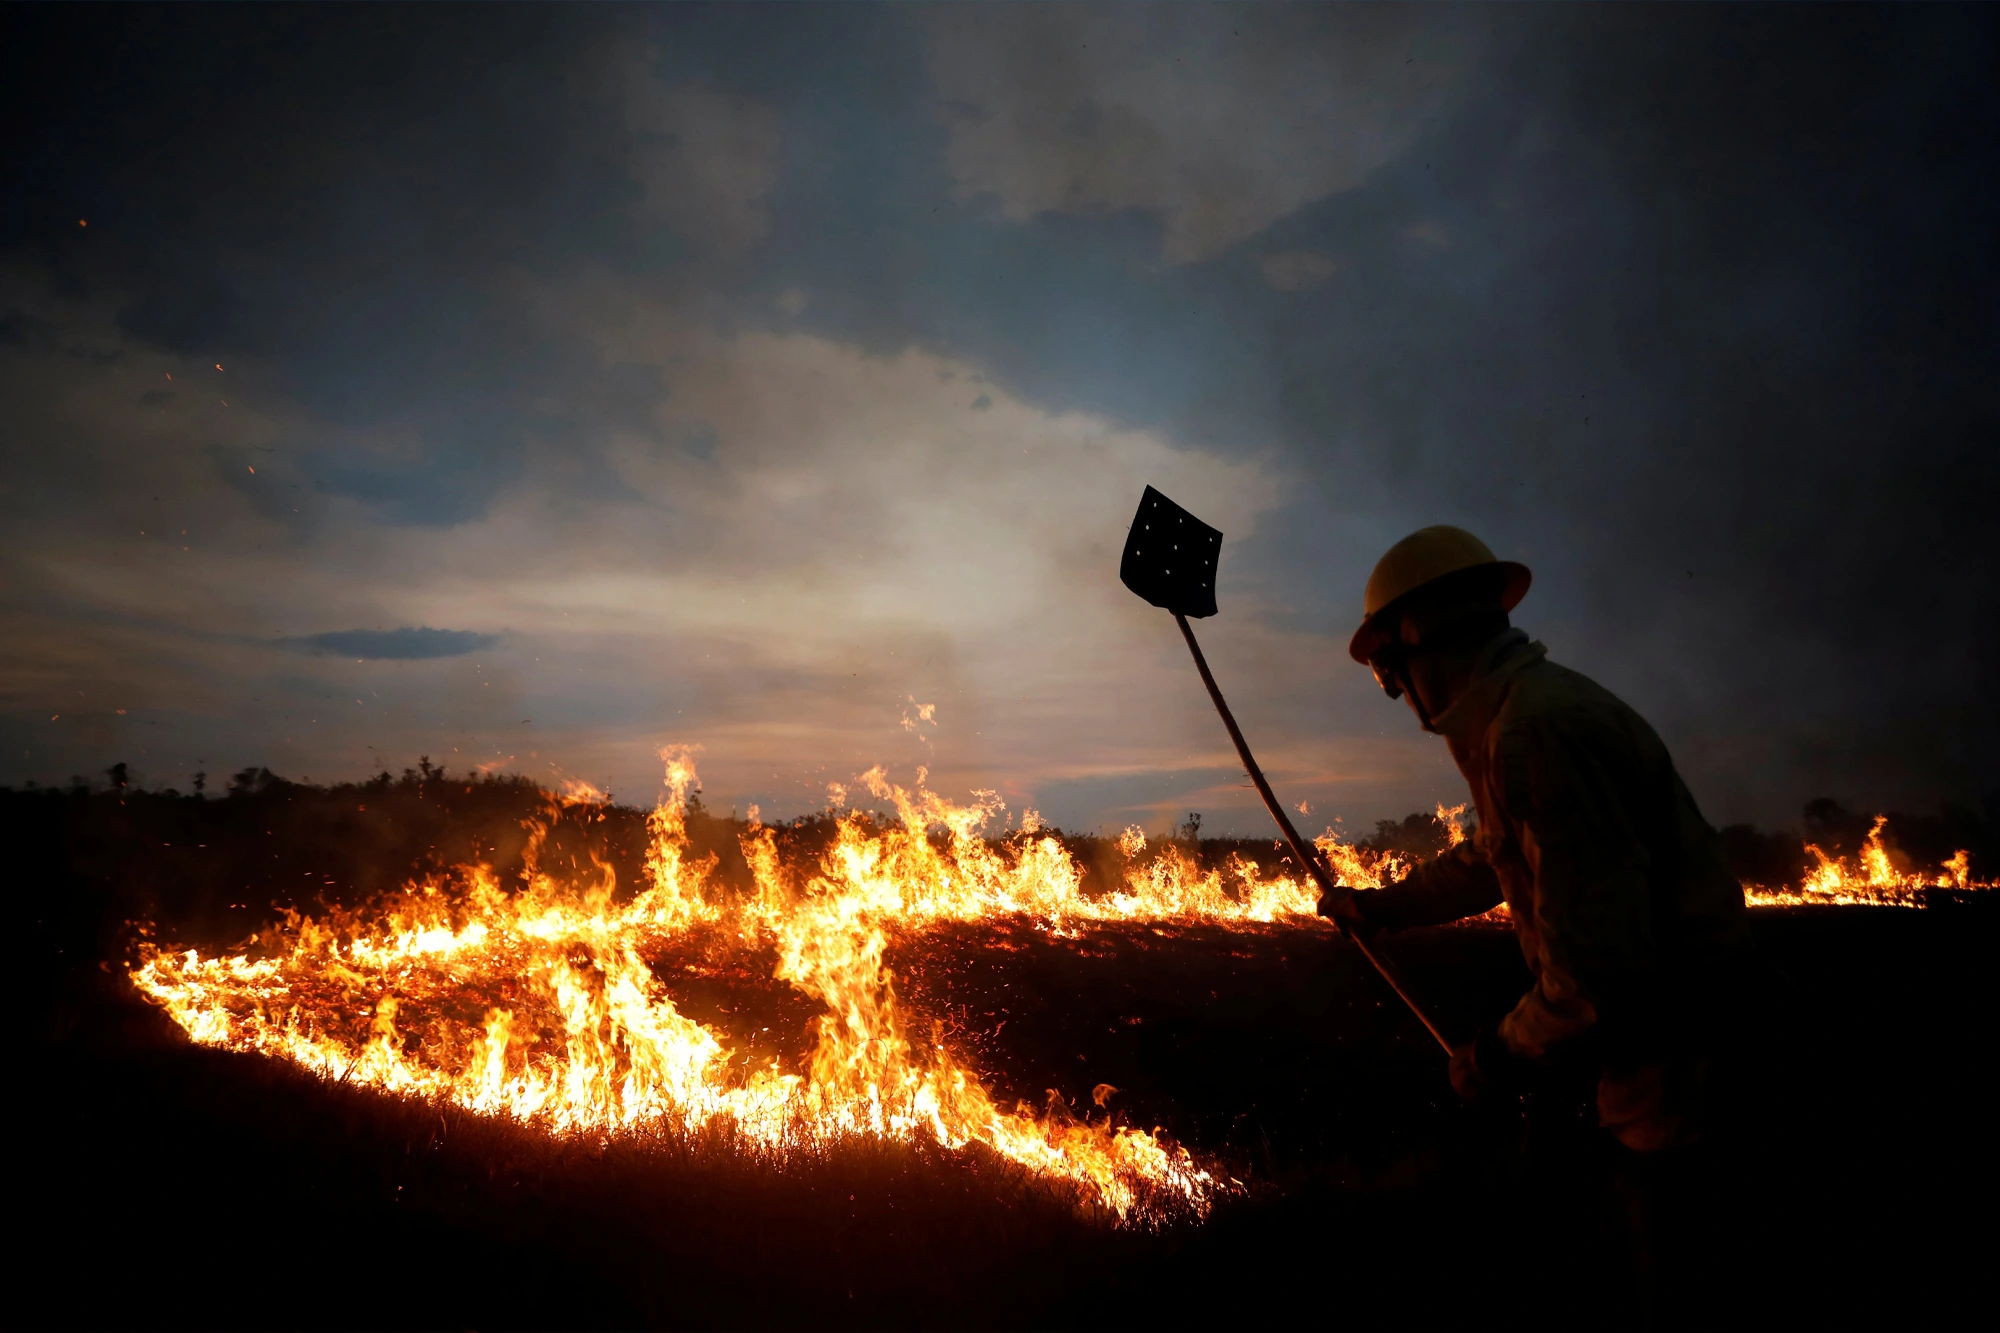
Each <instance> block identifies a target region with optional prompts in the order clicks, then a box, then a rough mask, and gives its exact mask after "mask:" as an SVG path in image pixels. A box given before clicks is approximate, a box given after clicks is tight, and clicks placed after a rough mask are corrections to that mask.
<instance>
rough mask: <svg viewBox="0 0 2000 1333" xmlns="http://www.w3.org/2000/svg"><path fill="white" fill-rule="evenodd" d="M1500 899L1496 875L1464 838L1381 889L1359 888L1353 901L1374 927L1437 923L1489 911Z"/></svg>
mask: <svg viewBox="0 0 2000 1333" xmlns="http://www.w3.org/2000/svg"><path fill="white" fill-rule="evenodd" d="M1500 898H1501V892H1500V877H1499V876H1498V875H1495V874H1494V873H1493V867H1492V866H1490V865H1488V864H1487V863H1486V858H1485V857H1483V856H1481V855H1479V853H1478V852H1477V851H1475V850H1474V849H1473V846H1472V844H1471V843H1469V842H1461V843H1459V844H1458V846H1456V847H1453V848H1451V849H1450V850H1448V851H1446V852H1445V853H1444V854H1443V855H1442V856H1437V857H1433V858H1432V859H1431V860H1428V861H1426V862H1424V863H1423V864H1422V865H1420V866H1418V867H1417V868H1416V869H1415V870H1412V871H1411V872H1410V873H1409V875H1408V877H1407V878H1405V879H1403V880H1402V881H1400V882H1399V883H1396V884H1391V885H1390V886H1389V887H1387V888H1384V889H1358V890H1356V891H1355V894H1354V905H1355V907H1356V908H1357V909H1358V910H1359V911H1360V913H1361V918H1362V920H1363V921H1365V922H1366V923H1367V924H1368V925H1370V926H1372V927H1374V928H1375V929H1377V930H1413V929H1415V928H1416V927H1418V926H1441V925H1443V924H1444V923H1445V922H1447V921H1458V920H1461V919H1463V918H1465V917H1468V916H1478V915H1479V914H1480V913H1481V912H1485V911H1490V910H1492V908H1493V907H1494V906H1495V905H1497V904H1498V903H1499V901H1500Z"/></svg>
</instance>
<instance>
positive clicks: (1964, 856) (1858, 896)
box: [1745, 815, 1993, 907]
mask: <svg viewBox="0 0 2000 1333" xmlns="http://www.w3.org/2000/svg"><path fill="white" fill-rule="evenodd" d="M1888 823H1889V817H1888V816H1887V815H1877V816H1875V825H1874V827H1873V828H1871V829H1869V830H1868V837H1867V839H1866V840H1865V841H1864V842H1863V843H1862V844H1861V850H1860V852H1859V853H1858V854H1856V856H1855V857H1854V858H1853V859H1852V860H1849V859H1847V858H1845V857H1833V856H1829V855H1827V854H1826V853H1825V852H1824V851H1822V850H1820V848H1818V847H1816V846H1814V845H1813V844H1812V843H1807V844H1806V851H1807V853H1808V854H1809V855H1811V857H1812V858H1813V862H1814V864H1813V867H1812V869H1810V870H1809V871H1807V872H1806V876H1805V879H1804V880H1803V881H1801V882H1800V884H1799V886H1798V887H1797V888H1782V887H1780V888H1770V887H1766V886H1762V885H1751V886H1746V887H1745V893H1746V896H1747V897H1748V898H1749V901H1750V905H1751V906H1753V907H1802V906H1810V905H1814V904H1819V905H1850V906H1854V905H1859V906H1876V907H1917V906H1921V905H1922V903H1923V891H1924V890H1926V889H1984V888H1991V887H1993V886H1992V884H1991V883H1990V882H1978V881H1975V880H1974V879H1973V878H1972V856H1971V853H1969V852H1967V851H1966V850H1965V849H1963V848H1961V849H1959V851H1958V853H1957V855H1955V856H1953V857H1952V858H1951V859H1950V860H1949V861H1946V862H1945V863H1944V865H1943V866H1942V867H1940V868H1939V871H1938V873H1937V874H1935V875H1929V876H1926V875H1923V874H1921V873H1918V872H1915V871H1902V870H1898V869H1897V868H1896V865H1895V861H1894V860H1893V858H1892V857H1891V855H1890V852H1889V848H1888V846H1887V845H1886V844H1885V843H1884V842H1883V840H1882V830H1883V829H1884V828H1886V827H1888Z"/></svg>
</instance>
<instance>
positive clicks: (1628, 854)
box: [1495, 720, 1653, 1060]
mask: <svg viewBox="0 0 2000 1333" xmlns="http://www.w3.org/2000/svg"><path fill="white" fill-rule="evenodd" d="M1498 748H1499V753H1498V754H1496V756H1495V759H1496V760H1497V762H1498V763H1499V765H1500V777H1501V787H1502V799H1503V801H1504V803H1505V805H1506V809H1507V818H1508V822H1509V823H1510V824H1512V825H1513V826H1514V828H1515V830H1516V836H1517V838H1518V840H1519V843H1520V847H1521V851H1522V854H1523V856H1524V857H1525V858H1526V860H1527V863H1528V868H1529V870H1530V872H1531V873H1532V874H1533V875H1534V882H1535V909H1534V910H1535V922H1534V927H1535V929H1534V938H1535V941H1536V950H1537V956H1536V957H1535V958H1533V959H1531V960H1530V961H1531V963H1532V964H1533V966H1534V972H1535V985H1534V987H1533V988H1532V989H1531V990H1529V991H1528V993H1527V994H1526V995H1524V996H1522V997H1521V1001H1520V1003H1519V1004H1517V1005H1515V1006H1514V1009H1513V1012H1512V1013H1510V1014H1508V1015H1507V1017H1506V1018H1505V1019H1503V1020H1502V1021H1501V1024H1500V1035H1501V1037H1502V1038H1503V1039H1504V1040H1505V1041H1506V1043H1507V1046H1508V1048H1509V1049H1510V1050H1512V1051H1513V1052H1514V1053H1515V1054H1517V1055H1520V1056H1523V1057H1525V1058H1527V1059H1531V1060H1544V1059H1547V1058H1548V1057H1549V1055H1550V1054H1551V1053H1552V1052H1553V1051H1555V1050H1556V1049H1557V1048H1560V1047H1564V1046H1569V1045H1572V1044H1573V1043H1576V1042H1578V1041H1579V1040H1581V1039H1583V1038H1584V1037H1585V1036H1586V1035H1587V1034H1588V1035H1592V1036H1594V1035H1596V1034H1597V1032H1598V1030H1599V1029H1600V1027H1601V1025H1602V1020H1603V1019H1604V1018H1605V1016H1606V1015H1605V1012H1604V1011H1605V1002H1606V999H1607V997H1609V996H1622V995H1627V994H1630V993H1632V992H1633V991H1634V989H1635V987H1634V983H1635V982H1636V981H1637V980H1639V979H1641V978H1643V977H1644V976H1645V975H1646V974H1647V973H1648V972H1649V971H1650V969H1651V966H1652V963H1653V936H1652V931H1653V926H1652V907H1651V888H1650V875H1649V871H1650V869H1651V864H1650V853H1649V852H1648V851H1647V848H1646V844H1645V841H1644V839H1643V837H1642V836H1641V832H1640V829H1639V828H1638V826H1637V824H1636V822H1635V815H1636V813H1637V812H1635V811H1633V810H1631V809H1630V808H1629V807H1628V803H1627V802H1626V801H1624V800H1622V799H1621V793H1625V792H1629V791H1630V790H1631V785H1630V783H1629V782H1628V781H1625V780H1623V779H1625V778H1626V777H1627V775H1629V773H1630V772H1631V771H1632V764H1631V760H1632V756H1628V755H1626V754H1625V753H1624V749H1625V748H1628V747H1626V746H1625V745H1624V743H1623V741H1622V738H1621V737H1620V736H1619V735H1618V733H1617V732H1616V731H1615V730H1614V729H1611V728H1602V729H1600V728H1595V727H1592V726H1590V725H1588V723H1587V722H1584V723H1579V722H1576V721H1574V720H1571V721H1570V725H1567V726H1564V725H1559V724H1556V723H1553V722H1550V721H1546V720H1543V721H1538V722H1534V723H1530V724H1527V725H1525V726H1522V727H1520V728H1513V729H1509V731H1508V732H1506V733H1504V734H1503V735H1502V737H1501V738H1500V743H1499V747H1498Z"/></svg>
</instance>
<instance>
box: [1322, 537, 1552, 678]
mask: <svg viewBox="0 0 2000 1333" xmlns="http://www.w3.org/2000/svg"><path fill="white" fill-rule="evenodd" d="M1488 569H1490V570H1497V571H1498V572H1499V573H1500V575H1501V576H1502V577H1501V583H1500V609H1501V610H1503V611H1512V610H1513V609H1514V608H1515V607H1517V606H1519V605H1520V604H1521V599H1522V598H1523V597H1526V596H1527V595H1528V585H1529V584H1531V583H1533V582H1534V581H1535V576H1534V574H1533V573H1531V572H1530V571H1529V569H1528V567H1527V566H1526V565H1523V564H1519V563H1517V562H1515V561H1513V560H1495V561H1494V562H1493V563H1492V564H1490V565H1487V564H1482V565H1470V566H1468V567H1466V568H1465V569H1454V570H1453V571H1452V572H1451V573H1449V574H1446V575H1443V576H1442V577H1440V578H1436V579H1432V580H1431V581H1430V582H1428V583H1420V584H1418V585H1417V586H1416V587H1414V588H1412V589H1410V590H1409V591H1408V592H1406V593H1404V594H1403V595H1402V596H1401V597H1398V598H1397V599H1396V600H1395V601H1393V602H1391V603H1389V604H1388V605H1387V606H1385V607H1383V608H1382V609H1381V610H1380V611H1377V612H1376V613H1375V614H1374V615H1372V616H1367V617H1365V618H1364V619H1363V620H1362V622H1361V627H1360V628H1359V629H1357V630H1355V631H1354V637H1353V638H1352V639H1350V640H1348V643H1347V655H1348V656H1349V657H1351V658H1353V659H1354V660H1355V661H1357V662H1359V663H1361V664H1362V665H1363V666H1367V665H1368V664H1369V663H1371V662H1373V661H1374V660H1375V659H1376V658H1377V657H1378V656H1380V655H1381V652H1382V650H1383V649H1384V648H1386V647H1388V646H1389V641H1390V640H1391V639H1392V638H1394V637H1395V625H1396V618H1397V617H1398V616H1399V615H1401V614H1402V611H1403V608H1404V607H1406V606H1408V605H1409V604H1410V602H1411V601H1412V600H1413V599H1415V598H1416V597H1418V596H1420V595H1421V594H1422V593H1423V592H1424V590H1425V589H1426V588H1433V587H1436V586H1437V585H1438V584H1439V583H1442V582H1443V581H1444V580H1445V579H1449V578H1456V577H1458V576H1460V575H1462V574H1467V573H1470V572H1471V571H1473V570H1488Z"/></svg>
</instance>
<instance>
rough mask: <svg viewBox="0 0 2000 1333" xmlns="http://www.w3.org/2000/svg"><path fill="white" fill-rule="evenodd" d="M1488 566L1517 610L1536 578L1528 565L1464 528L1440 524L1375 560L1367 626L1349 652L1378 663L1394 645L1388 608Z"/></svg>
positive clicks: (1365, 610) (1508, 606) (1366, 598)
mask: <svg viewBox="0 0 2000 1333" xmlns="http://www.w3.org/2000/svg"><path fill="white" fill-rule="evenodd" d="M1483 568H1491V569H1492V570H1493V571H1494V572H1495V573H1496V574H1497V575H1499V582H1500V605H1501V608H1502V609H1503V610H1507V611H1512V610H1513V609H1514V608H1515V606H1516V605H1518V604H1519V603H1520V600H1521V599H1522V598H1523V597H1525V596H1527V594H1528V584H1529V582H1530V581H1531V580H1532V579H1533V578H1534V576H1533V575H1532V574H1530V573H1529V572H1528V567H1527V566H1526V565H1520V564H1516V563H1514V562H1513V561H1512V560H1500V559H1497V558H1495V556H1494V554H1493V552H1492V551H1491V550H1490V549H1489V548H1488V547H1487V545H1486V543H1485V542H1483V541H1480V540H1479V538H1477V537H1475V536H1473V535H1472V534H1471V533H1469V532H1467V531H1466V530H1465V529H1464V528H1454V527H1451V526H1449V525H1446V524H1439V525H1438V526H1437V527H1434V528H1422V529H1419V530H1418V531H1416V532H1413V533H1411V534H1410V535H1409V536H1407V537H1405V538H1403V540H1401V541H1399V542H1397V543H1396V544H1395V545H1394V546H1391V547H1390V548H1389V550H1388V553H1387V554H1385V555H1384V556H1383V557H1382V558H1381V559H1380V560H1378V561H1376V562H1375V572H1374V573H1372V574H1370V575H1369V576H1368V591H1367V592H1366V593H1365V594H1364V595H1363V598H1362V605H1361V628H1360V629H1357V630H1355V631H1354V638H1353V640H1352V641H1351V642H1350V643H1349V644H1348V645H1347V655H1348V656H1349V657H1352V658H1353V659H1354V660H1355V661H1357V662H1362V663H1366V662H1370V661H1373V660H1374V658H1375V655H1376V654H1377V653H1379V652H1381V651H1382V648H1383V646H1384V645H1385V644H1387V643H1388V641H1389V635H1390V632H1391V631H1390V627H1389V626H1388V625H1386V624H1385V623H1384V617H1383V615H1382V613H1383V612H1384V611H1387V610H1389V609H1390V608H1391V607H1393V606H1395V604H1396V603H1398V602H1400V601H1402V600H1403V599H1404V598H1405V597H1408V596H1409V595H1410V594H1411V593H1413V592H1415V591H1417V589H1419V588H1423V587H1428V586H1429V585H1430V584H1433V583H1436V582H1437V581H1438V580H1439V579H1441V578H1444V577H1445V576H1446V575H1448V574H1458V573H1462V572H1464V571H1465V570H1468V569H1483Z"/></svg>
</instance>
